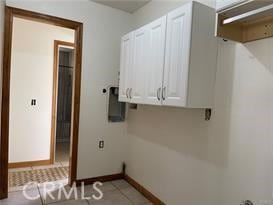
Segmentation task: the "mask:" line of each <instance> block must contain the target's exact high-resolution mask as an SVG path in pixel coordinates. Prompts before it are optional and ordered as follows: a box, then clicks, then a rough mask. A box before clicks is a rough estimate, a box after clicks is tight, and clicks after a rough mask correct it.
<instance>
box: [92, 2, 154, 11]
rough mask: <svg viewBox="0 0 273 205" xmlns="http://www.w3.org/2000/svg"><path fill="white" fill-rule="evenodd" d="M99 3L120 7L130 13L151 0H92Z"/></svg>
mask: <svg viewBox="0 0 273 205" xmlns="http://www.w3.org/2000/svg"><path fill="white" fill-rule="evenodd" d="M92 1H94V2H96V3H99V4H104V5H106V6H110V7H112V8H116V9H120V10H123V11H126V12H128V13H133V12H134V11H136V10H138V9H139V8H141V7H142V6H144V5H145V4H147V3H148V2H149V1H151V0H92Z"/></svg>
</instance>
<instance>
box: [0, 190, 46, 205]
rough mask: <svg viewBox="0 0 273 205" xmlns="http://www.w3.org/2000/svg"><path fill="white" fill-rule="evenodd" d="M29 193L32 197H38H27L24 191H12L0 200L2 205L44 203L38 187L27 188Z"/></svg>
mask: <svg viewBox="0 0 273 205" xmlns="http://www.w3.org/2000/svg"><path fill="white" fill-rule="evenodd" d="M26 193H27V195H28V196H30V197H38V198H37V199H35V200H29V199H26V198H25V196H24V195H23V192H21V191H19V192H11V193H9V197H8V198H7V199H3V200H0V205H42V202H41V198H40V195H39V192H38V189H34V190H27V191H26Z"/></svg>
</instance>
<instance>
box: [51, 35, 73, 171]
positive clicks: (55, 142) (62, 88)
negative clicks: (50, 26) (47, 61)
mask: <svg viewBox="0 0 273 205" xmlns="http://www.w3.org/2000/svg"><path fill="white" fill-rule="evenodd" d="M74 57H75V47H74V44H73V43H69V42H64V41H58V40H55V41H54V82H53V83H54V84H53V87H54V90H53V109H52V149H54V150H52V156H51V159H52V163H60V164H62V165H63V166H69V151H70V146H71V137H70V136H71V114H72V94H73V87H72V85H73V75H74V69H75V68H74V64H75V60H74Z"/></svg>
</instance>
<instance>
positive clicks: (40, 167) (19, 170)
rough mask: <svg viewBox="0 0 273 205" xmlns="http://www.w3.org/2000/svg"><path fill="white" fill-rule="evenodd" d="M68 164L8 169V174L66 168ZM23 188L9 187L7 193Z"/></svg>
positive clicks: (60, 163)
mask: <svg viewBox="0 0 273 205" xmlns="http://www.w3.org/2000/svg"><path fill="white" fill-rule="evenodd" d="M67 166H68V162H66V161H63V162H56V163H55V164H53V165H46V166H35V167H24V168H15V169H9V172H10V173H11V172H23V171H29V170H37V169H48V168H54V167H67ZM66 181H67V179H66ZM22 189H23V186H17V187H9V191H10V192H12V191H19V190H22ZM0 205H1V203H0Z"/></svg>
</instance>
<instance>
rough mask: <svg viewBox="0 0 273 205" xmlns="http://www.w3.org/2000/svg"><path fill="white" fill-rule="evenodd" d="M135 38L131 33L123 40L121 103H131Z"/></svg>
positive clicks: (121, 54)
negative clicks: (130, 91)
mask: <svg viewBox="0 0 273 205" xmlns="http://www.w3.org/2000/svg"><path fill="white" fill-rule="evenodd" d="M133 37H134V34H133V32H131V33H129V34H127V35H125V36H123V37H122V39H121V53H120V80H119V101H123V102H129V101H130V98H129V96H128V92H129V89H130V87H131V83H130V82H131V76H132V73H131V72H132V51H133Z"/></svg>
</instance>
